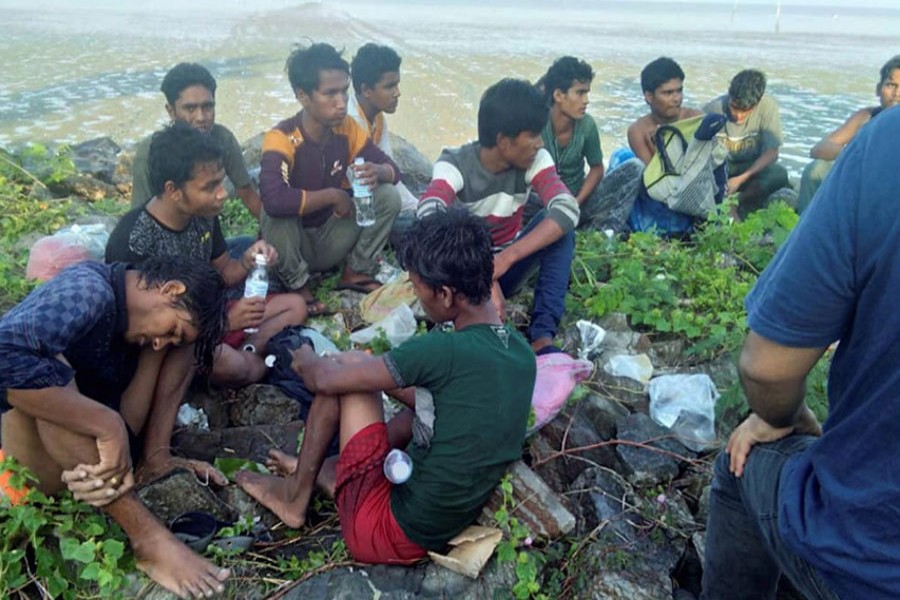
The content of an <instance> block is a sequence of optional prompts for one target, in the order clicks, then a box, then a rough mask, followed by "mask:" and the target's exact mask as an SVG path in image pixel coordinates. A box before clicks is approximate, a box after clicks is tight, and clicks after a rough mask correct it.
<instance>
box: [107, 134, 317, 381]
mask: <svg viewBox="0 0 900 600" xmlns="http://www.w3.org/2000/svg"><path fill="white" fill-rule="evenodd" d="M222 157H223V154H222V149H221V147H220V146H219V145H218V144H217V143H216V141H215V139H213V138H212V137H211V136H207V135H203V134H201V133H200V132H198V131H197V130H195V129H192V128H191V127H188V126H187V125H185V124H184V123H180V122H175V123H173V124H172V125H170V126H169V127H167V128H166V129H164V130H162V131H159V132H157V133H156V134H154V135H153V140H152V142H151V144H150V156H149V161H148V163H149V167H150V182H151V189H152V190H153V193H154V196H153V197H152V198H151V199H150V201H149V202H147V203H146V204H145V205H144V206H142V207H141V208H138V209H135V210H132V211H131V212H129V213H128V214H127V215H125V216H124V217H122V219H121V220H120V221H119V223H118V225H116V228H115V230H113V232H112V234H111V235H110V237H109V242H108V243H107V246H106V261H107V262H130V263H135V264H137V263H140V262H142V261H144V260H146V259H147V258H150V257H151V256H164V255H181V256H190V257H191V258H195V259H198V260H203V261H206V262H209V263H211V264H212V266H213V267H214V268H215V269H216V270H217V271H218V272H219V273H220V274H221V275H222V278H223V279H224V280H225V284H226V286H228V287H233V286H240V285H242V284H243V283H244V280H245V279H246V277H247V274H248V273H249V272H250V270H251V269H252V268H253V267H254V262H255V257H256V255H257V254H262V255H264V256H265V257H266V259H267V261H268V262H269V263H274V261H275V260H276V259H277V253H276V252H275V250H274V249H273V248H272V247H271V246H270V245H269V244H267V243H266V242H265V241H262V240H260V241H257V242H255V243H254V244H252V245H251V246H250V247H249V248H248V249H247V250H246V251H245V252H244V253H243V256H242V257H241V258H240V260H237V259H234V258H231V257H230V256H229V254H228V252H227V248H226V245H225V238H224V237H223V236H222V230H221V228H220V226H219V217H218V215H219V212H221V210H222V206H223V204H224V202H225V198H226V194H225V189H224V187H223V186H222V181H223V179H224V177H225V171H224V169H223V167H222ZM305 319H306V306H305V304H304V302H303V299H302V298H300V297H299V296H297V295H296V294H281V295H276V296H271V297H270V298H269V300H268V301H266V299H265V298H261V297H249V298H241V299H240V300H237V301H236V302H234V303H233V304H232V305H231V306H230V308H229V310H228V331H229V332H230V333H229V335H228V336H227V337H226V338H225V341H226V342H227V343H224V344H221V345H220V347H219V348H218V349H217V351H216V358H215V362H214V363H213V369H212V373H211V374H210V381H212V382H213V383H216V384H220V385H226V386H231V387H240V386H243V385H247V384H249V383H254V382H256V381H259V380H260V379H262V378H263V377H264V376H265V374H266V366H265V364H263V359H262V357H263V356H265V354H264V353H265V347H266V343H267V342H268V341H269V338H270V337H272V336H273V335H275V334H276V333H278V332H279V331H281V330H282V329H284V328H285V327H287V326H289V325H299V324H301V323H303V322H304V321H305ZM247 328H253V329H257V331H256V332H255V333H252V334H250V335H248V336H245V335H244V330H245V329H247ZM247 344H249V345H250V346H252V348H253V349H252V351H249V352H247V351H243V350H240V349H238V348H239V347H243V346H245V345H247Z"/></svg>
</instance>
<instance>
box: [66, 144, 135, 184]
mask: <svg viewBox="0 0 900 600" xmlns="http://www.w3.org/2000/svg"><path fill="white" fill-rule="evenodd" d="M121 151H122V149H121V148H120V147H119V145H118V144H116V143H115V142H114V141H113V140H112V139H111V138H108V137H100V138H95V139H93V140H88V141H86V142H82V143H80V144H77V145H75V146H72V147H71V148H69V156H70V157H71V159H72V162H73V163H74V164H75V168H76V169H78V171H79V172H81V173H83V174H85V175H90V176H92V177H94V178H96V179H98V180H100V181H103V182H106V183H112V184H115V183H118V182H117V181H116V177H115V176H116V170H117V167H118V164H119V159H118V155H119V153H120V152H121Z"/></svg>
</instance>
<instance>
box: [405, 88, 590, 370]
mask: <svg viewBox="0 0 900 600" xmlns="http://www.w3.org/2000/svg"><path fill="white" fill-rule="evenodd" d="M546 122H547V108H546V106H545V105H544V99H543V97H542V96H541V93H540V92H539V91H538V90H537V89H536V88H535V87H534V86H533V85H531V84H530V83H529V82H527V81H523V80H521V79H503V80H501V81H499V82H497V83H495V84H494V85H492V86H491V87H489V88H488V89H487V90H486V91H485V92H484V95H483V96H482V97H481V102H480V104H479V105H478V141H477V142H470V143H468V144H466V145H464V146H461V147H459V148H455V149H445V150H444V151H443V152H442V153H441V156H440V158H439V159H438V161H437V163H435V165H434V173H433V175H432V180H431V183H430V184H429V186H428V189H426V190H425V193H424V194H422V198H421V200H419V208H418V211H417V214H418V216H419V218H422V217H424V216H427V215H429V214H431V213H433V212H435V211H437V210H445V209H446V208H447V207H448V206H450V205H451V204H453V203H454V202H456V203H458V204H460V205H461V206H463V207H465V208H466V209H467V210H469V211H470V212H472V213H474V214H476V215H478V216H480V217H483V218H484V219H485V221H486V222H487V224H488V227H489V228H490V232H491V239H492V242H493V245H494V252H495V253H494V286H493V293H492V299H493V301H494V304H495V305H496V306H497V309H498V311H499V312H500V314H501V315H503V314H504V310H503V303H504V299H505V298H506V297H508V296H509V295H511V294H514V293H515V292H516V291H517V290H518V289H519V288H520V287H521V286H522V284H524V283H525V281H526V280H527V279H528V277H529V276H530V275H531V274H532V273H534V271H535V269H537V271H538V276H537V283H536V285H535V288H534V307H533V310H532V314H531V328H530V330H529V336H528V337H529V340H530V341H531V347H532V349H533V350H534V351H535V353H537V354H544V353H547V352H551V351H555V350H557V348H556V347H555V346H554V345H553V338H554V337H555V336H556V331H557V328H558V327H559V320H560V318H561V317H562V314H563V310H564V308H565V297H566V290H567V288H568V287H569V267H570V266H571V264H572V257H573V255H574V253H575V226H576V225H577V224H578V217H579V210H578V202H576V200H575V197H574V196H573V195H572V193H571V192H570V191H569V189H568V188H567V187H566V185H565V184H564V183H563V182H562V180H561V179H560V178H559V175H558V174H557V172H556V166H555V165H554V164H553V159H552V158H550V154H548V153H547V151H546V150H544V149H543V142H542V141H541V130H542V129H543V128H544V125H545V124H546ZM529 189H530V190H532V191H533V192H534V193H536V194H537V197H538V198H539V199H540V202H541V204H542V206H543V210H541V211H540V212H539V213H538V214H537V215H536V216H535V217H534V218H533V219H532V220H531V222H530V223H528V225H527V226H526V227H525V228H524V229H523V228H522V225H523V223H522V212H523V210H524V207H525V201H526V198H527V197H528V191H529Z"/></svg>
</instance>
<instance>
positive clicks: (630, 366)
mask: <svg viewBox="0 0 900 600" xmlns="http://www.w3.org/2000/svg"><path fill="white" fill-rule="evenodd" d="M603 370H604V371H606V372H607V373H609V374H610V375H614V376H616V377H627V378H628V379H633V380H635V381H637V382H639V383H643V384H644V385H646V384H647V382H648V381H650V378H651V377H653V363H651V362H650V357H649V356H647V355H646V354H637V355H633V354H616V355H615V356H613V357H612V358H610V359H609V361H608V362H607V363H606V364H605V365H603Z"/></svg>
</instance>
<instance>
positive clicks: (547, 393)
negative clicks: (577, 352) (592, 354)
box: [528, 352, 594, 433]
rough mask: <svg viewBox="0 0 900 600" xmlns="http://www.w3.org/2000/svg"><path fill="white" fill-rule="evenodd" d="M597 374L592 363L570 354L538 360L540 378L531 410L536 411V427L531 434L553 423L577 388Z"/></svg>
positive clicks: (535, 387) (554, 354)
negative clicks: (580, 383) (593, 373)
mask: <svg viewBox="0 0 900 600" xmlns="http://www.w3.org/2000/svg"><path fill="white" fill-rule="evenodd" d="M593 370H594V363H592V362H591V361H589V360H579V359H574V358H572V357H571V356H569V355H568V354H563V353H561V352H555V353H553V354H544V355H543V356H538V357H537V377H536V378H535V382H534V395H532V397H531V407H532V408H533V409H534V417H535V419H534V425H533V426H532V427H531V428H530V429H529V430H528V433H534V432H535V431H537V430H538V429H540V428H541V427H543V426H544V425H546V424H547V423H549V422H550V421H552V420H553V418H554V417H556V415H558V414H559V411H561V410H562V407H563V406H565V404H566V400H568V398H569V395H570V394H571V393H572V390H574V389H575V386H576V385H578V383H579V382H581V381H584V380H585V379H587V378H588V377H589V376H590V374H591V371H593Z"/></svg>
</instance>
